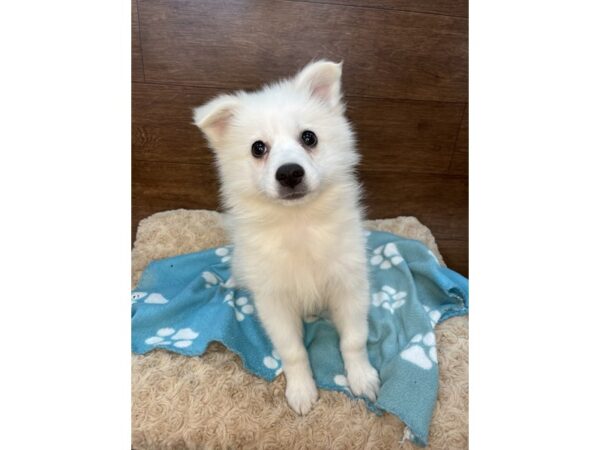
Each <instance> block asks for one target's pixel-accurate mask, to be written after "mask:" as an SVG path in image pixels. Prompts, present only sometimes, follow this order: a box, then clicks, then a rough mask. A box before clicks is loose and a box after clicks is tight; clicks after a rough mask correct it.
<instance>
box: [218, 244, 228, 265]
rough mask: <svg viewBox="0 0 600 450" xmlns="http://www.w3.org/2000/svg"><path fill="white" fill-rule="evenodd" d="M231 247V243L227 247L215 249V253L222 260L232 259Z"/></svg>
mask: <svg viewBox="0 0 600 450" xmlns="http://www.w3.org/2000/svg"><path fill="white" fill-rule="evenodd" d="M231 249H232V247H231V246H230V245H228V246H225V247H219V248H218V249H216V250H215V254H216V255H217V256H218V257H220V258H221V262H227V261H229V260H230V259H231Z"/></svg>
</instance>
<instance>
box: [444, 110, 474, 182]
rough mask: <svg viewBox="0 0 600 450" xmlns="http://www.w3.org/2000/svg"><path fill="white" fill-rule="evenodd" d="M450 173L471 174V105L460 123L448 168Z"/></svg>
mask: <svg viewBox="0 0 600 450" xmlns="http://www.w3.org/2000/svg"><path fill="white" fill-rule="evenodd" d="M448 173H452V174H455V175H465V176H468V175H469V107H468V106H466V107H465V113H464V114H463V118H462V121H461V124H460V130H459V131H458V136H457V138H456V146H455V149H454V155H453V156H452V161H451V163H450V167H449V169H448Z"/></svg>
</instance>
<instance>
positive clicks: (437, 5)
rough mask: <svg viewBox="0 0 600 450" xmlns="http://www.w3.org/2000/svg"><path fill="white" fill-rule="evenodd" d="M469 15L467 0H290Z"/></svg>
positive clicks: (449, 14) (460, 15) (458, 15)
mask: <svg viewBox="0 0 600 450" xmlns="http://www.w3.org/2000/svg"><path fill="white" fill-rule="evenodd" d="M289 1H301V2H309V3H327V4H330V5H347V6H357V7H365V8H382V9H393V10H397V11H411V12H421V13H429V14H441V15H447V16H454V17H468V15H469V5H468V1H467V0H289Z"/></svg>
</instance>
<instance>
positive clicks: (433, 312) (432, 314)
mask: <svg viewBox="0 0 600 450" xmlns="http://www.w3.org/2000/svg"><path fill="white" fill-rule="evenodd" d="M423 309H425V312H426V313H427V314H428V315H429V321H430V322H431V328H435V326H436V325H437V323H438V322H439V320H440V317H442V313H441V312H439V311H438V310H437V309H431V308H430V307H429V306H427V305H423Z"/></svg>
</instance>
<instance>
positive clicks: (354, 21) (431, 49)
mask: <svg viewBox="0 0 600 450" xmlns="http://www.w3.org/2000/svg"><path fill="white" fill-rule="evenodd" d="M138 9H139V13H140V19H141V23H140V26H141V30H142V47H143V48H144V71H145V79H146V81H153V82H168V83H175V84H184V85H200V86H212V87H225V88H232V89H246V88H256V87H258V86H259V85H260V84H262V83H263V82H265V81H266V80H275V79H278V78H281V77H286V76H289V75H290V73H291V72H293V71H295V70H297V69H299V68H301V67H302V66H303V65H305V64H306V63H307V62H309V61H310V60H312V59H315V58H329V59H333V60H344V63H345V72H344V76H345V78H344V88H345V91H346V93H347V94H349V95H358V96H365V97H384V98H403V99H413V100H434V101H454V102H464V101H465V100H466V98H467V76H468V73H467V20H466V19H463V18H456V17H447V16H438V15H430V14H415V13H407V12H401V11H389V10H382V9H371V8H355V7H348V6H343V5H331V4H321V3H305V2H289V1H278V0H256V1H253V2H248V1H243V0H231V1H220V0H206V1H202V2H198V1H195V0H179V1H174V0H144V1H143V2H141V3H140V4H139V5H138Z"/></svg>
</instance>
